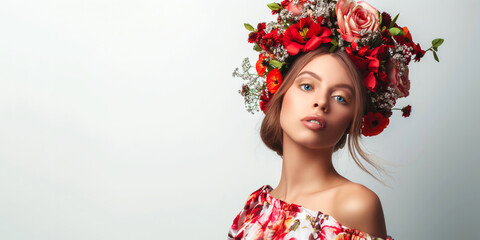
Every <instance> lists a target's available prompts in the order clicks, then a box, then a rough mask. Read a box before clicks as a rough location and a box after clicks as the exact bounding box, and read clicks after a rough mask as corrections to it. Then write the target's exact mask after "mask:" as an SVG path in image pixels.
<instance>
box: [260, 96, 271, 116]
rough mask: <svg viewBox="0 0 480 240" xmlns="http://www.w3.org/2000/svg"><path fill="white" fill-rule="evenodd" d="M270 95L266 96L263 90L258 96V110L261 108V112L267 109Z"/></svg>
mask: <svg viewBox="0 0 480 240" xmlns="http://www.w3.org/2000/svg"><path fill="white" fill-rule="evenodd" d="M271 96H272V95H271V94H269V95H268V96H267V92H266V91H263V93H262V96H260V110H262V112H265V111H266V110H267V107H268V102H269V101H270V98H271Z"/></svg>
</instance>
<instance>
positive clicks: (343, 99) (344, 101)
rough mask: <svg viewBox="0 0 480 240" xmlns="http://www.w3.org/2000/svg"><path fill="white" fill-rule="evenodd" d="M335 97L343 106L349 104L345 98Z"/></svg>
mask: <svg viewBox="0 0 480 240" xmlns="http://www.w3.org/2000/svg"><path fill="white" fill-rule="evenodd" d="M335 97H336V98H337V100H338V102H340V103H343V104H347V103H348V102H347V100H346V99H345V98H344V97H342V96H340V95H339V96H335Z"/></svg>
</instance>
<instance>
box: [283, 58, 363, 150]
mask: <svg viewBox="0 0 480 240" xmlns="http://www.w3.org/2000/svg"><path fill="white" fill-rule="evenodd" d="M347 71H348V70H347V69H346V67H345V66H344V65H343V63H342V62H341V60H339V59H337V58H335V57H333V56H331V55H329V54H326V55H322V56H318V57H316V58H314V59H313V60H312V61H310V62H309V63H308V64H307V65H306V66H305V67H304V68H303V69H302V70H301V71H300V73H299V74H298V75H297V76H296V78H295V80H294V83H293V84H292V86H291V87H290V88H289V89H288V90H287V92H286V93H285V95H284V97H283V102H282V109H281V112H280V126H281V127H282V129H283V134H284V137H287V138H290V140H291V141H293V142H295V143H297V144H300V145H303V146H305V147H308V148H312V149H323V148H333V147H334V146H335V144H337V142H338V141H339V140H340V139H341V137H342V135H343V134H344V133H345V130H346V128H347V127H348V126H349V125H350V123H351V121H352V119H353V115H354V109H355V105H354V104H355V103H354V99H355V97H354V89H353V84H352V80H351V79H350V76H349V74H348V72H347ZM284 142H285V141H284Z"/></svg>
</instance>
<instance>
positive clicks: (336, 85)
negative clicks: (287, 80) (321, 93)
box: [297, 71, 355, 93]
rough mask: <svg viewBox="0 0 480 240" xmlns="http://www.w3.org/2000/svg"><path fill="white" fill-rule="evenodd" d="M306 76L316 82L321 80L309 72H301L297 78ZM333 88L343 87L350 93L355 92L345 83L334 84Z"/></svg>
mask: <svg viewBox="0 0 480 240" xmlns="http://www.w3.org/2000/svg"><path fill="white" fill-rule="evenodd" d="M306 74H308V75H310V76H312V77H313V78H315V79H316V80H318V81H322V78H321V77H320V76H318V74H316V73H314V72H311V71H303V72H301V73H300V74H298V75H297V78H298V77H300V76H302V75H306ZM335 87H343V88H347V89H349V90H350V91H351V92H352V93H354V92H355V91H353V88H352V87H351V86H350V85H348V84H345V83H339V84H335Z"/></svg>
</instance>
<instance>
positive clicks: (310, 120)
mask: <svg viewBox="0 0 480 240" xmlns="http://www.w3.org/2000/svg"><path fill="white" fill-rule="evenodd" d="M301 121H302V123H303V124H304V125H305V126H306V127H308V128H310V129H312V130H318V129H322V128H326V127H327V122H326V121H325V119H324V118H323V117H321V116H319V115H310V116H307V117H305V118H303V119H302V120H301Z"/></svg>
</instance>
